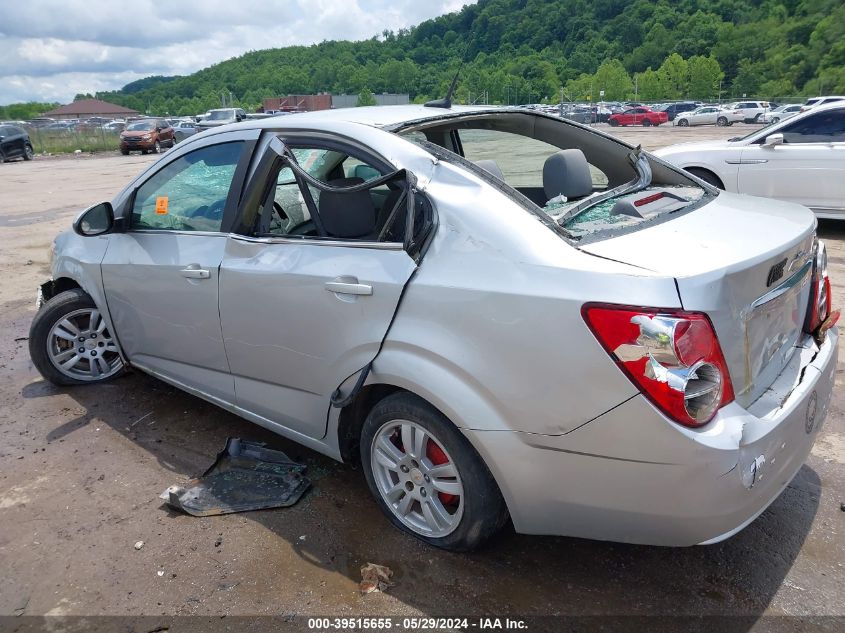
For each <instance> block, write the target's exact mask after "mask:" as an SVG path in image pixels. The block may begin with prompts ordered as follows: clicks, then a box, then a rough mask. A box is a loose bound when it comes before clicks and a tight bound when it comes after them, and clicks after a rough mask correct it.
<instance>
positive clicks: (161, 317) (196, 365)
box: [102, 130, 258, 402]
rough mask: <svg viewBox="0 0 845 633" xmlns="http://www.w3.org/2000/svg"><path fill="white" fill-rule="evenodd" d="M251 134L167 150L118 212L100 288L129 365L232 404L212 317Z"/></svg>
mask: <svg viewBox="0 0 845 633" xmlns="http://www.w3.org/2000/svg"><path fill="white" fill-rule="evenodd" d="M257 135H258V131H257V130H244V131H242V132H238V133H227V134H220V135H214V136H212V137H210V138H209V139H205V141H204V142H202V143H199V144H193V145H192V146H190V147H188V148H184V149H181V150H180V149H176V150H174V151H173V152H172V153H168V154H167V158H166V159H165V160H162V161H159V162H157V163H155V164H154V165H153V167H152V168H151V169H150V170H148V171H147V172H146V173H145V174H143V175H142V176H141V177H140V178H139V179H138V181H137V183H136V185H135V186H134V188H133V189H134V190H133V192H132V193H131V195H130V196H129V197H128V200H127V201H126V202H125V204H123V205H122V206H121V208H120V209H119V214H120V217H121V218H122V221H123V222H124V226H126V230H125V231H124V232H121V233H115V234H111V235H109V236H108V240H109V245H108V248H107V250H106V254H105V257H104V258H103V262H102V275H103V286H104V289H105V294H106V300H107V303H108V308H109V312H110V314H111V318H112V322H113V323H114V325H115V330H116V332H117V335H118V338H119V340H120V344H121V347H122V349H123V351H124V354H125V355H126V356H127V358H128V359H129V361H130V362H131V363H132V364H133V365H137V366H139V367H141V368H142V369H145V370H147V371H150V372H151V373H154V374H157V375H160V376H161V377H163V378H165V379H168V380H170V381H172V382H176V383H178V384H180V385H182V386H185V387H188V388H191V389H196V390H199V391H201V392H202V393H203V394H207V395H208V396H211V397H212V398H216V399H219V400H223V401H226V402H233V401H234V386H233V381H232V377H231V375H230V373H229V366H228V363H227V361H226V352H225V350H224V347H223V338H222V335H221V331H220V318H219V313H218V275H219V267H220V262H221V260H222V259H223V252H224V250H225V248H226V235H227V231H228V228H229V225H230V224H231V221H232V219H233V217H234V215H235V213H236V211H237V204H238V200H239V196H240V192H241V189H242V184H243V178H244V174H245V173H246V166H247V164H248V161H249V155H250V153H251V148H252V146H253V140H254V138H255V137H257Z"/></svg>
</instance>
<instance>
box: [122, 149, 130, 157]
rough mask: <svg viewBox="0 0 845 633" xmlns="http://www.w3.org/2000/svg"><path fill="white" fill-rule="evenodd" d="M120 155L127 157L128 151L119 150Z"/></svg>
mask: <svg viewBox="0 0 845 633" xmlns="http://www.w3.org/2000/svg"><path fill="white" fill-rule="evenodd" d="M120 153H121V154H123V155H124V156H129V150H128V149H122V150H120Z"/></svg>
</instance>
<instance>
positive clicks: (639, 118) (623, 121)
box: [607, 107, 669, 127]
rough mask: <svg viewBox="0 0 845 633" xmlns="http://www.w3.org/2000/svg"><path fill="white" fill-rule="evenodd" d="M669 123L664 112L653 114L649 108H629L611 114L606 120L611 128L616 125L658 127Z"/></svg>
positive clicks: (667, 116)
mask: <svg viewBox="0 0 845 633" xmlns="http://www.w3.org/2000/svg"><path fill="white" fill-rule="evenodd" d="M668 121H669V115H668V114H666V113H665V112H655V111H654V110H652V109H651V108H646V107H640V108H629V109H628V110H625V111H624V112H620V113H619V114H611V115H610V116H609V117H608V118H607V122H608V123H610V125H612V126H613V127H616V126H618V125H642V126H643V127H649V126H650V125H654V126H657V125H660V124H662V123H667V122H668Z"/></svg>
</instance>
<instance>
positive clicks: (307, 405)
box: [220, 138, 416, 438]
mask: <svg viewBox="0 0 845 633" xmlns="http://www.w3.org/2000/svg"><path fill="white" fill-rule="evenodd" d="M287 140H288V141H289V142H290V143H291V144H292V145H294V146H295V147H296V149H295V150H293V151H294V152H295V154H294V155H295V156H296V157H297V160H298V161H299V164H300V166H301V167H302V168H303V169H304V170H305V171H306V172H307V173H308V174H310V175H311V176H313V177H314V178H316V179H318V180H320V181H322V182H326V181H328V183H329V185H332V186H335V185H336V186H350V185H351V184H353V183H359V184H360V182H363V180H364V179H363V178H356V177H355V174H363V175H364V176H365V177H366V176H367V175H368V174H367V173H366V170H364V169H362V168H361V165H362V164H365V165H369V166H371V167H372V168H373V169H372V170H371V171H372V172H374V174H375V175H378V174H386V173H388V172H390V171H392V169H393V168H392V167H391V166H390V165H389V164H388V163H387V162H386V161H385V160H384V159H379V158H373V157H371V156H367V155H362V154H360V150H353V149H351V148H347V147H345V146H344V145H343V144H342V143H334V142H332V143H331V149H330V148H329V147H328V146H327V145H325V144H322V143H320V142H319V141H310V140H306V141H303V140H302V139H299V140H297V139H290V138H288V139H287ZM271 151H272V150H267V152H268V153H269V152H271ZM268 155H269V154H268ZM265 162H266V159H262V161H261V163H260V165H264V164H265ZM366 179H367V180H373V178H370V177H367V178H366ZM338 183H339V184H338ZM249 191H262V194H261V196H260V198H258V202H257V203H255V200H256V198H255V197H254V196H252V194H250V193H249ZM400 197H401V192H399V193H394V195H392V196H391V195H388V196H387V197H386V201H385V202H384V203H382V207H381V208H377V207H378V204H379V202H378V201H379V200H381V199H382V196H378V195H373V194H371V193H370V192H369V191H368V192H364V193H363V194H362V193H357V194H337V193H331V192H326V191H319V190H317V189H315V188H314V187H312V186H310V185H307V186H306V185H304V184H303V182H302V181H301V180H299V179H297V178H296V177H295V176H294V173H293V172H292V171H291V169H290V168H287V167H283V166H281V165H278V164H277V165H276V166H275V167H269V168H267V169H266V170H265V169H263V168H261V169H258V170H257V171H256V174H255V175H254V176H253V179H252V181H251V182H250V184H249V185H248V193H247V194H245V202H244V203H243V204H242V207H241V213H242V218H243V222H242V224H241V226H242V227H243V228H241V229H240V231H239V232H240V234H232V235H230V237H229V239H228V241H227V244H226V250H225V254H224V257H223V263H222V266H221V269H220V318H221V323H222V328H223V338H224V341H225V346H226V353H227V356H228V359H229V364H230V367H231V371H232V374H233V376H234V380H235V390H236V392H237V403H238V407H239V408H241V409H243V410H245V411H246V412H248V413H249V414H251V415H252V419H254V420H255V421H257V422H259V423H262V424H265V425H266V426H270V427H284V428H286V429H290V430H293V431H295V432H297V433H300V434H303V435H306V436H308V437H312V438H320V437H323V436H324V435H325V430H326V419H327V413H328V410H329V407H330V399H331V396H332V394H333V392H334V391H335V390H336V389H337V388H338V387H339V386H340V385H341V384H342V383H343V382H344V381H345V380H346V379H347V378H349V377H351V376H353V375H355V374H356V373H357V372H359V371H360V370H362V368H363V367H364V366H366V365H367V364H368V363H369V362H370V361H371V360H372V359H373V358H374V357H375V356H376V354H377V353H378V350H379V349H380V346H381V342H382V340H383V339H384V336H385V335H386V333H387V330H388V327H389V326H390V323H391V321H392V319H393V316H394V314H395V311H396V309H397V306H398V304H399V300H400V297H401V294H402V290H403V289H404V287H405V284H406V283H407V282H408V280H409V279H410V277H411V275H412V274H413V272H414V270H415V269H416V261H415V259H414V258H413V257H412V256H411V255H409V254H408V251H407V250H406V247H405V246H404V245H403V242H402V239H401V235H404V231H401V232H399V233H398V234H394V233H388V234H385V235H383V236H378V233H379V231H380V228H381V226H380V225H383V219H386V212H387V211H388V210H389V208H394V207H395V208H396V209H397V210H398V211H397V214H396V215H395V216H394V218H396V217H398V212H399V211H401V212H402V213H405V210H404V208H403V209H400V206H401V205H400V204H396V203H397V202H398V201H399V199H400ZM311 200H313V201H314V202H313V204H311ZM314 213H316V214H317V215H318V216H319V219H318V218H315V217H313V215H314ZM403 217H404V216H403Z"/></svg>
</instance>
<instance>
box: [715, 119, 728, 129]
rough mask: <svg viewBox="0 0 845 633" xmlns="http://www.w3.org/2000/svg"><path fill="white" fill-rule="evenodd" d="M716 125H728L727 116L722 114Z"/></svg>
mask: <svg viewBox="0 0 845 633" xmlns="http://www.w3.org/2000/svg"><path fill="white" fill-rule="evenodd" d="M716 125H718V126H719V127H725V126H726V125H728V119H727V117H723V116H720V117H719V118H718V119H716Z"/></svg>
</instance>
